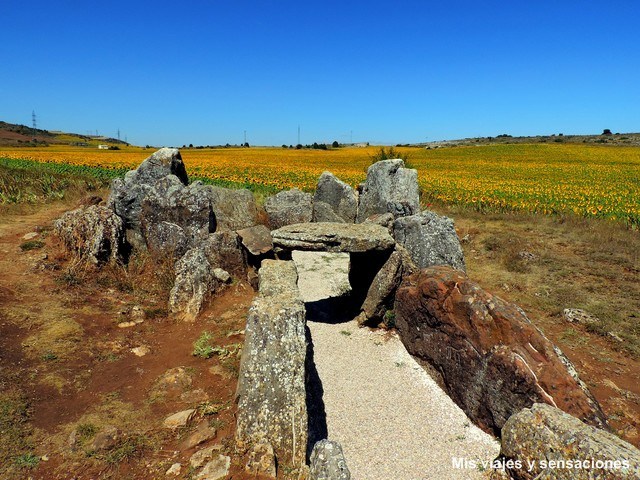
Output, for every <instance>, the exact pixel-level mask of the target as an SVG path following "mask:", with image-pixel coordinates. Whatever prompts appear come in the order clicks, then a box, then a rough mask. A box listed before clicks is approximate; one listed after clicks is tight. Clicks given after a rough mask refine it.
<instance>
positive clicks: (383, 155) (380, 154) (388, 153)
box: [371, 147, 409, 163]
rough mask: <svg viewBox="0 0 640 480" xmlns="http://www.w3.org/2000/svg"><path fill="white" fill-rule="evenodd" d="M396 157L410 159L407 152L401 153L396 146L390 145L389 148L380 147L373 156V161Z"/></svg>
mask: <svg viewBox="0 0 640 480" xmlns="http://www.w3.org/2000/svg"><path fill="white" fill-rule="evenodd" d="M394 158H401V159H402V160H404V161H405V162H406V161H407V160H408V159H409V156H408V155H407V154H406V153H400V152H398V151H397V150H396V149H395V148H393V147H389V149H388V150H387V149H386V148H384V147H380V150H378V151H377V152H376V153H375V154H374V155H372V156H371V163H376V162H379V161H380V160H389V159H394Z"/></svg>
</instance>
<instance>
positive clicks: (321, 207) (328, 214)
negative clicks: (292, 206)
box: [311, 200, 353, 223]
mask: <svg viewBox="0 0 640 480" xmlns="http://www.w3.org/2000/svg"><path fill="white" fill-rule="evenodd" d="M311 220H312V221H313V222H330V223H346V222H345V221H344V219H343V218H341V217H339V216H338V214H337V213H336V212H335V211H334V210H333V208H331V205H329V204H328V203H324V202H321V201H319V200H314V201H313V218H312V219H311ZM352 223H353V222H352Z"/></svg>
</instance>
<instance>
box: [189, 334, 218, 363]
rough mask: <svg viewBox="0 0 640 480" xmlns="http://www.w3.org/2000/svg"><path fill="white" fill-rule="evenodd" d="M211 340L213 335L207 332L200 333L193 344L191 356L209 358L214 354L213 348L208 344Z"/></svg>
mask: <svg viewBox="0 0 640 480" xmlns="http://www.w3.org/2000/svg"><path fill="white" fill-rule="evenodd" d="M212 338H213V335H211V333H209V332H207V331H204V332H202V334H201V335H200V336H199V337H198V339H197V340H196V341H195V342H193V352H192V355H193V356H194V357H201V358H211V357H212V356H213V354H214V347H212V346H211V345H210V344H209V342H210V341H211V339H212Z"/></svg>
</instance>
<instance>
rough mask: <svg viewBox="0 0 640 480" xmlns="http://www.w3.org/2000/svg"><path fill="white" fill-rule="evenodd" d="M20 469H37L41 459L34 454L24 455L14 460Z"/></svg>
mask: <svg viewBox="0 0 640 480" xmlns="http://www.w3.org/2000/svg"><path fill="white" fill-rule="evenodd" d="M14 463H15V465H16V466H17V467H18V468H36V467H37V466H38V464H39V463H40V457H39V456H37V455H34V454H33V453H23V454H22V455H19V456H17V457H16V458H15V460H14Z"/></svg>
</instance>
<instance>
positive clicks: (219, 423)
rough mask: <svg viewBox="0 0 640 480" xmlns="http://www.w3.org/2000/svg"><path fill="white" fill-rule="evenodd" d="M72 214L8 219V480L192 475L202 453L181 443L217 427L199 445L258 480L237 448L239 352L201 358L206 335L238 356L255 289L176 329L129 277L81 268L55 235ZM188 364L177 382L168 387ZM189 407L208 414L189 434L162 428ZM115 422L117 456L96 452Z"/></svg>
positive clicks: (4, 313)
mask: <svg viewBox="0 0 640 480" xmlns="http://www.w3.org/2000/svg"><path fill="white" fill-rule="evenodd" d="M70 207H72V206H71V205H69V204H55V205H49V206H43V207H42V208H40V209H38V210H37V211H35V212H32V213H28V214H23V215H3V216H1V217H0V271H2V276H1V277H0V357H1V358H0V386H1V388H0V410H1V411H2V412H3V413H8V415H6V416H5V419H4V423H3V432H2V434H1V435H0V454H1V455H2V461H1V462H0V477H1V478H6V479H14V478H15V479H23V478H27V477H30V478H33V479H58V478H59V479H69V478H77V479H85V478H86V479H89V478H101V479H102V478H104V479H107V478H118V479H142V478H144V479H149V478H166V477H165V472H166V471H167V469H168V468H169V467H170V466H171V465H172V464H174V463H181V464H182V474H181V477H184V476H185V474H188V473H189V458H190V456H191V454H193V453H194V451H195V449H194V448H185V447H184V445H181V443H182V441H183V440H184V439H185V438H186V437H187V436H188V435H189V433H191V431H192V430H193V429H194V428H195V426H196V424H197V423H199V422H200V421H205V422H208V423H209V424H210V425H211V426H214V427H215V428H216V429H217V435H216V436H215V438H213V439H211V440H209V441H208V442H206V443H204V444H202V445H200V446H199V447H198V448H203V447H207V446H212V445H215V446H216V448H219V449H220V452H221V453H225V454H228V455H231V456H232V459H233V461H234V463H233V464H232V470H231V477H230V478H234V479H248V478H256V477H255V476H252V475H249V474H248V473H245V472H244V470H243V469H242V468H241V467H240V466H239V460H238V459H237V458H236V457H234V452H233V435H234V428H235V419H234V415H235V402H234V394H235V389H236V382H237V368H238V362H239V359H238V356H237V355H234V354H230V355H229V356H226V357H224V358H223V357H221V356H216V355H214V356H213V358H209V359H204V358H200V357H196V356H194V355H193V354H192V352H193V343H194V341H195V340H196V339H197V338H198V337H199V336H200V335H201V334H202V332H203V331H205V330H206V331H209V332H210V333H211V334H212V337H213V340H212V342H213V344H214V345H218V346H222V347H224V346H230V348H229V351H230V352H233V351H234V347H235V346H237V345H238V344H239V343H242V342H243V335H242V333H241V331H242V330H243V329H244V324H245V318H246V310H247V308H248V306H249V304H250V302H251V300H252V298H253V295H254V292H253V290H252V289H251V287H250V286H248V285H245V284H243V283H236V284H234V285H232V286H230V287H229V288H228V289H227V290H225V291H224V292H223V293H222V294H221V295H219V296H218V297H216V298H214V299H213V300H212V302H211V304H210V306H209V308H208V309H207V310H206V311H205V312H203V314H202V315H201V316H200V317H199V319H198V320H197V322H195V323H184V322H177V321H174V320H172V319H171V318H168V317H167V315H166V311H165V310H164V309H163V307H159V306H158V305H159V303H158V301H157V299H155V298H152V297H151V296H145V295H142V294H141V293H140V290H138V289H136V288H126V287H127V285H128V284H127V282H126V281H122V279H118V278H111V279H109V278H105V276H104V275H102V276H101V275H99V274H98V273H96V272H91V271H90V270H89V271H79V269H78V268H77V266H75V265H74V263H73V261H72V260H71V259H69V258H68V257H67V256H66V254H65V253H64V252H63V249H62V247H61V245H59V244H58V243H57V241H56V239H55V238H54V236H53V235H49V232H50V230H49V229H50V227H51V224H52V221H53V220H54V219H55V218H57V217H59V216H60V215H61V214H62V213H63V212H64V211H66V210H68V209H70ZM31 232H37V233H38V235H37V237H36V238H35V239H31V240H30V241H34V240H39V241H42V242H43V243H44V246H43V247H41V248H35V249H33V250H28V251H23V250H22V249H21V248H20V246H21V245H23V244H25V242H26V240H25V239H24V238H23V236H24V235H25V234H28V233H31ZM116 273H117V272H116ZM111 275H112V277H113V272H112V273H111ZM109 280H111V282H110V281H109ZM124 280H127V279H126V278H125V279H124ZM128 280H130V281H131V280H132V279H128ZM133 280H134V281H135V282H149V283H153V281H154V278H153V276H150V277H148V278H144V277H143V276H138V277H137V278H136V279H133ZM118 287H120V288H118ZM129 287H130V285H129ZM164 303H165V302H164V301H162V302H160V304H161V305H163V304H164ZM140 311H142V312H144V313H143V314H142V315H144V316H145V317H146V318H144V321H143V322H142V323H138V324H135V325H134V326H131V327H127V328H120V327H119V326H118V324H119V323H122V322H126V321H132V320H136V319H139V318H140V317H141V314H140V313H139V312H140ZM140 346H146V347H148V348H149V350H150V352H149V353H148V354H146V355H144V356H142V357H138V356H136V355H135V354H134V353H132V351H131V349H132V348H135V347H140ZM178 367H181V369H180V372H181V373H180V375H179V381H178V382H177V384H173V383H170V382H169V383H167V382H165V383H163V382H162V380H159V379H160V378H161V377H162V376H163V374H165V372H167V371H169V370H171V369H176V368H178ZM189 408H197V409H198V415H197V418H196V420H195V421H193V422H192V423H191V425H190V426H189V427H187V428H183V429H178V430H177V431H170V430H167V429H165V428H163V427H162V422H163V420H164V419H165V418H166V417H167V416H169V415H171V414H173V413H175V412H178V411H182V410H185V409H189ZM106 426H115V427H116V428H117V429H118V430H119V432H120V437H119V440H118V441H117V442H116V445H115V446H114V447H113V448H111V449H110V450H108V451H104V452H102V451H99V452H95V451H92V450H91V449H90V448H89V445H91V441H92V440H93V438H94V437H95V435H96V434H97V433H99V432H100V431H101V430H103V429H104V428H105V427H106ZM5 428H6V429H5ZM76 430H77V431H78V432H79V435H78V434H76V437H77V438H78V439H79V440H78V441H77V442H76V443H75V445H73V446H72V445H70V441H69V438H70V435H72V433H73V432H74V431H76ZM15 439H20V442H16V441H15ZM36 457H42V459H41V460H40V461H39V462H38V460H37V458H36ZM44 459H46V461H45V460H44Z"/></svg>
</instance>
